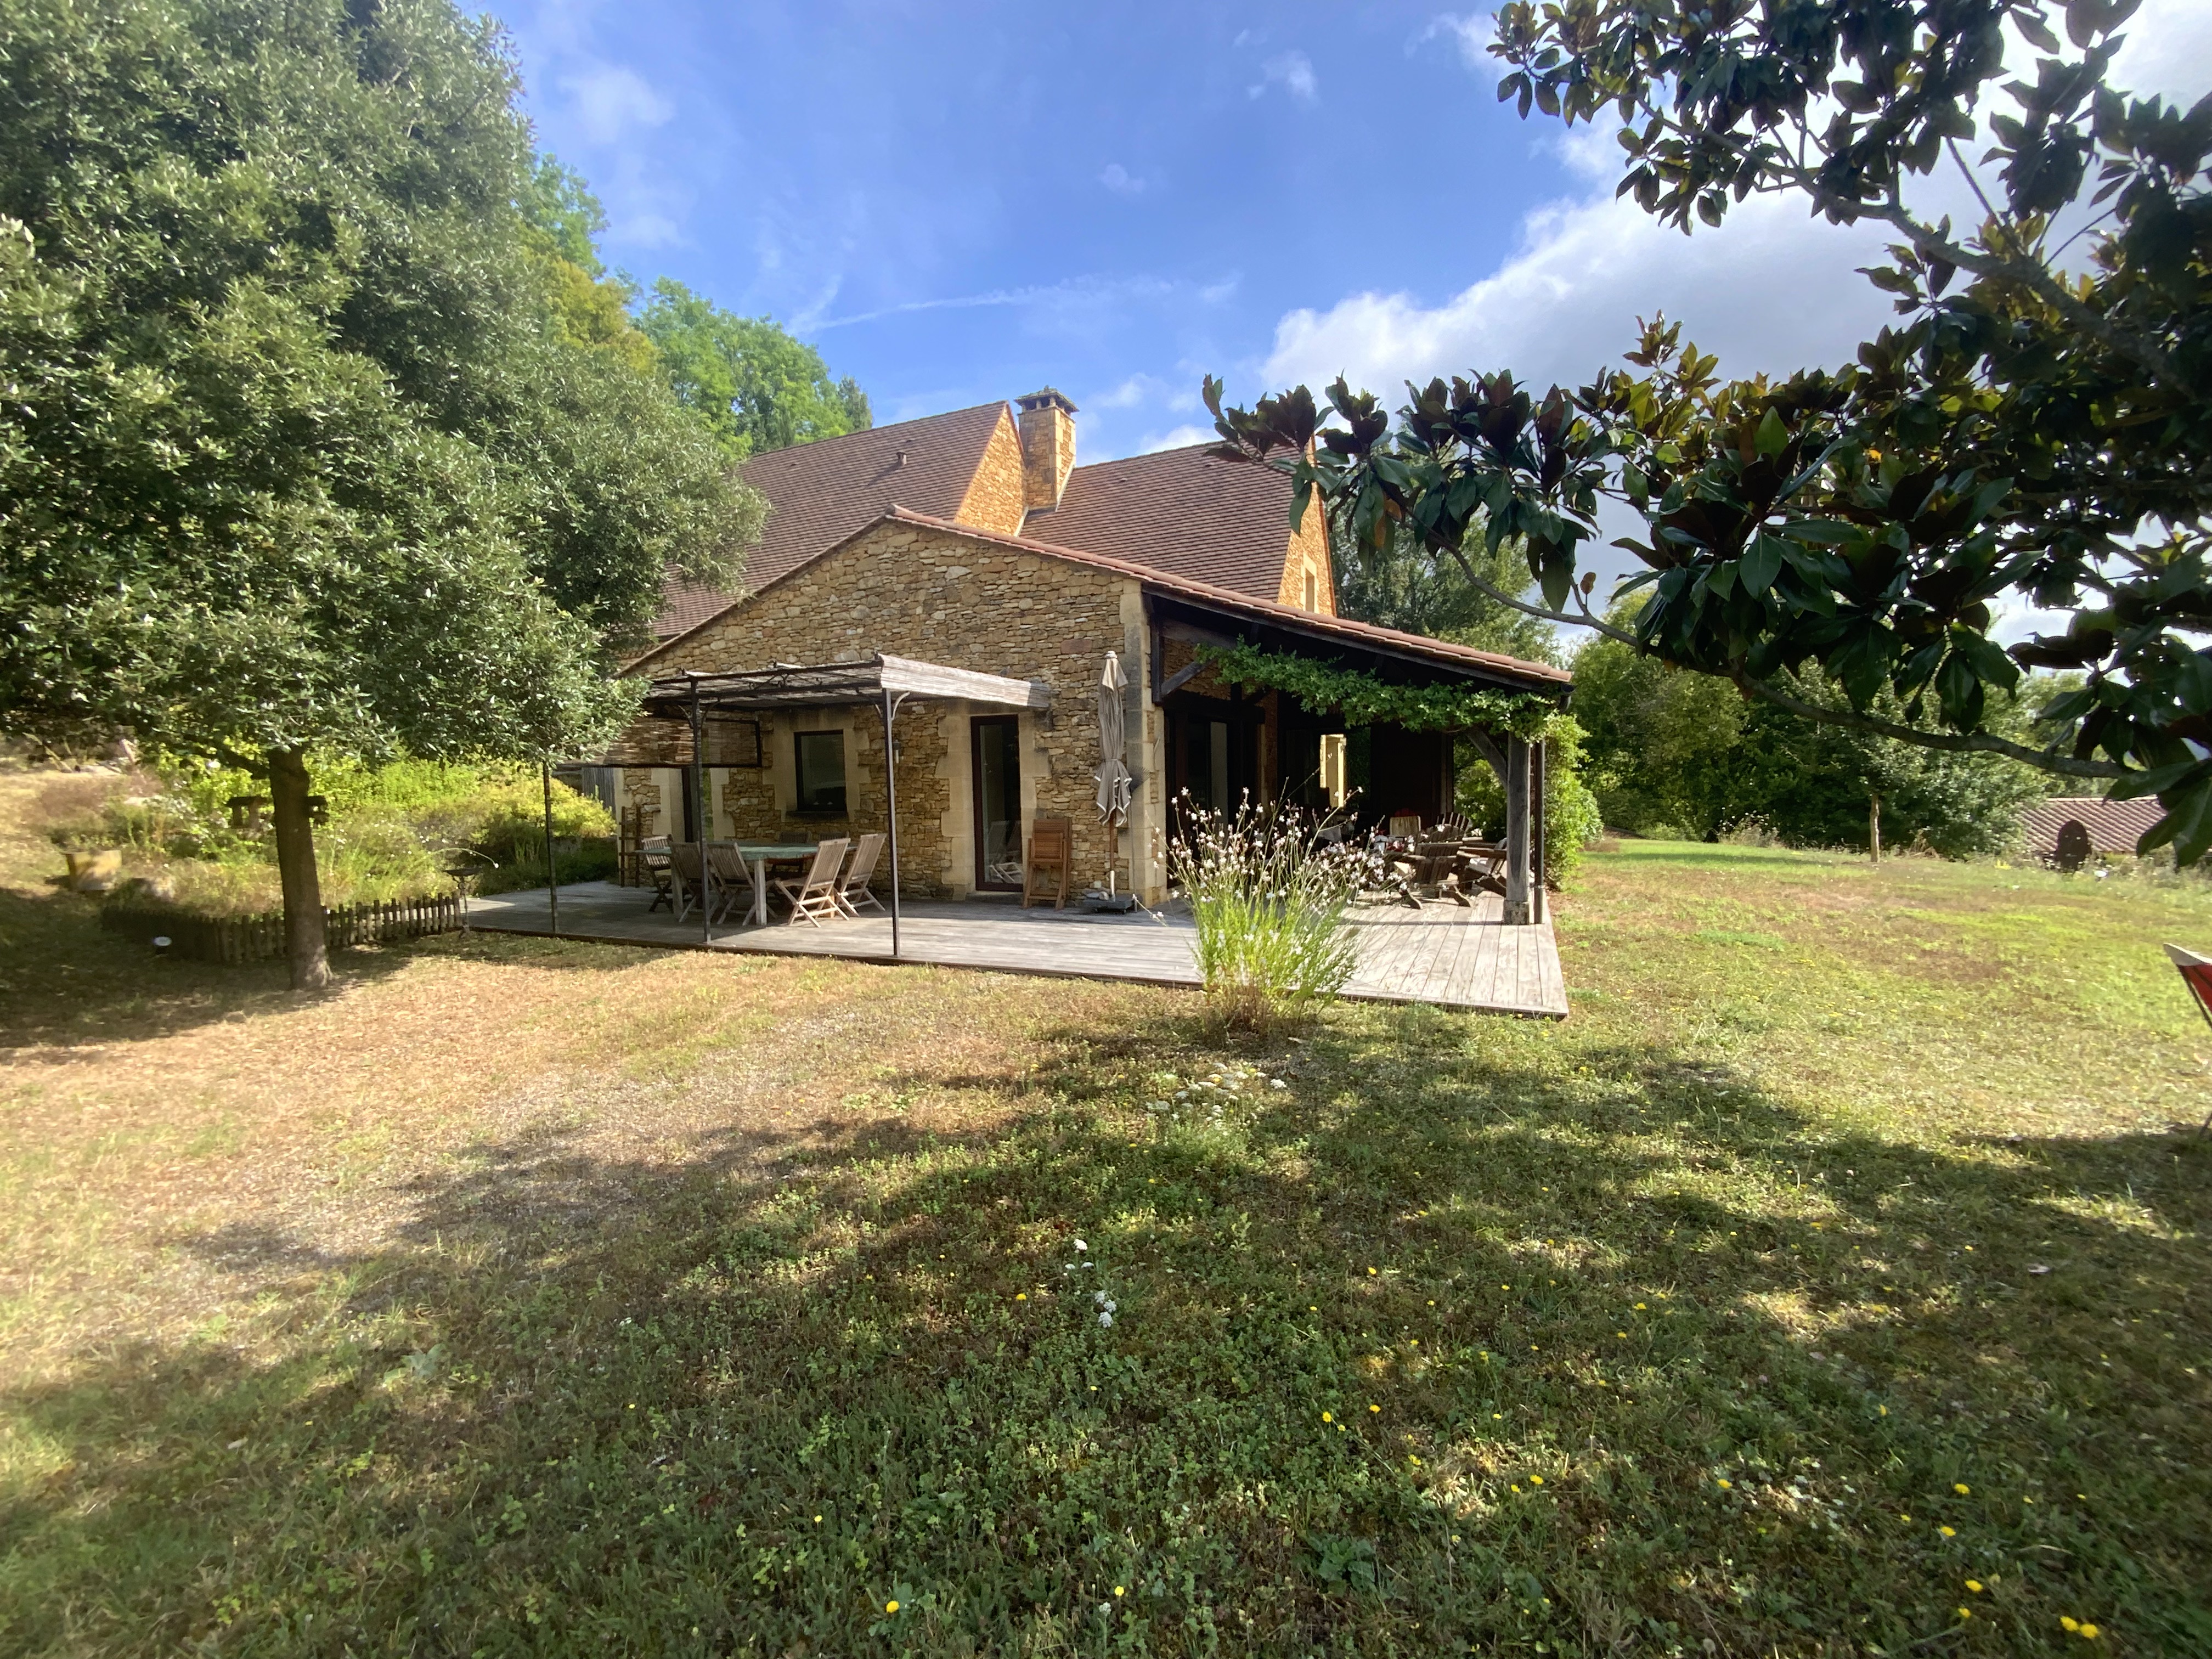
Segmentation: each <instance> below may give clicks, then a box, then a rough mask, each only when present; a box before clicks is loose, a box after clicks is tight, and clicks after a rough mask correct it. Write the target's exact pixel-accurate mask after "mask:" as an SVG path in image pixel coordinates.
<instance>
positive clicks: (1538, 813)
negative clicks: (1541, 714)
mask: <svg viewBox="0 0 2212 1659" xmlns="http://www.w3.org/2000/svg"><path fill="white" fill-rule="evenodd" d="M1549 754H1550V741H1549V739H1547V738H1537V739H1536V741H1535V744H1534V745H1533V746H1532V747H1531V748H1530V750H1529V751H1528V920H1529V921H1543V920H1544V917H1545V915H1546V913H1547V911H1548V910H1549V909H1550V908H1551V905H1552V900H1551V896H1550V895H1549V894H1548V893H1547V892H1546V891H1545V890H1544V765H1545V762H1546V761H1547V758H1548V757H1549Z"/></svg>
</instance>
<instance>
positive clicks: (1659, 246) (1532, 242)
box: [1264, 198, 1889, 404]
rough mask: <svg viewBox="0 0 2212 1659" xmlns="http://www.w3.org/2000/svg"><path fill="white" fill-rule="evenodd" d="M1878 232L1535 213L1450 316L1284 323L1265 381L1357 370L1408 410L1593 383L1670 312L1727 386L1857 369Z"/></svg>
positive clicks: (1407, 301)
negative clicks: (1715, 356)
mask: <svg viewBox="0 0 2212 1659" xmlns="http://www.w3.org/2000/svg"><path fill="white" fill-rule="evenodd" d="M1883 240H1884V239H1883V237H1882V236H1881V234H1878V233H1877V232H1876V231H1875V230H1874V229H1872V228H1868V227H1860V228H1857V229H1854V230H1840V229H1838V228H1834V227H1832V226H1829V225H1827V224H1826V223H1823V222H1820V221H1817V220H1808V219H1807V217H1806V216H1805V213H1804V210H1803V208H1802V205H1800V204H1797V203H1796V202H1794V201H1788V200H1782V199H1760V198H1754V199H1753V200H1752V201H1749V202H1747V203H1744V204H1741V206H1739V207H1737V208H1736V209H1735V210H1734V211H1733V212H1732V213H1731V214H1730V215H1729V221H1728V222H1727V224H1726V225H1725V226H1723V228H1721V229H1720V230H1717V231H1714V230H1708V229H1705V228H1700V229H1699V233H1698V234H1696V235H1694V236H1690V237H1685V236H1683V235H1682V234H1680V232H1679V231H1671V230H1667V229H1663V228H1661V227H1660V226H1659V224H1658V223H1657V222H1656V221H1654V220H1652V219H1651V218H1650V217H1649V216H1646V215H1644V213H1642V212H1641V211H1639V210H1638V209H1637V208H1636V207H1635V205H1634V204H1632V203H1625V202H1619V201H1614V200H1612V199H1610V198H1600V199H1597V200H1594V201H1583V202H1574V203H1558V204H1552V205H1550V206H1547V207H1545V208H1542V209H1540V210H1537V211H1536V212H1534V213H1533V214H1531V215H1530V216H1528V219H1527V220H1526V221H1525V222H1524V223H1523V225H1522V246H1521V247H1520V249H1519V251H1518V252H1516V253H1515V254H1514V255H1513V257H1512V258H1509V259H1507V260H1506V261H1505V262H1504V264H1501V265H1500V266H1499V267H1498V269H1497V270H1495V271H1493V272H1492V273H1491V274H1490V275H1489V276H1485V277H1483V278H1482V279H1481V280H1480V282H1477V283H1473V284H1471V285H1470V286H1468V288H1466V289H1462V290H1461V291H1460V292H1459V293H1457V294H1455V295H1451V296H1449V298H1447V299H1444V300H1443V301H1440V302H1438V303H1436V304H1425V303H1423V302H1422V301H1421V300H1420V299H1419V298H1418V297H1417V296H1415V295H1410V294H1406V293H1402V292H1401V293H1395V294H1386V293H1377V292H1371V291H1370V292H1368V293H1364V294H1354V295H1349V296H1348V297H1346V298H1345V299H1342V300H1340V301H1337V302H1336V303H1335V304H1334V306H1331V307H1328V309H1326V310H1314V309H1301V310H1297V311H1293V312H1291V313H1289V314H1288V315H1287V316H1285V317H1284V318H1283V319H1281V321H1280V322H1279V323H1278V324H1277V325H1276V329H1275V342H1274V348H1273V351H1272V352H1271V353H1270V354H1269V356H1268V358H1267V366H1266V369H1265V371H1264V374H1265V379H1266V380H1267V384H1268V386H1270V387H1273V386H1279V385H1285V384H1288V383H1289V382H1291V381H1293V380H1304V381H1306V382H1308V383H1309V384H1316V383H1318V382H1321V381H1326V380H1329V379H1331V378H1333V377H1334V375H1335V374H1337V373H1338V372H1339V371H1342V372H1343V373H1344V374H1346V376H1347V377H1348V378H1349V379H1350V380H1351V381H1352V384H1353V385H1354V386H1367V387H1368V388H1370V390H1373V391H1375V392H1377V393H1378V394H1379V395H1382V396H1383V397H1384V398H1386V399H1389V401H1391V402H1393V403H1394V404H1395V402H1396V401H1398V398H1397V393H1398V392H1399V389H1400V386H1401V382H1403V381H1405V380H1417V381H1421V380H1427V379H1428V378H1429V377H1430V376H1431V375H1434V374H1443V375H1447V376H1449V375H1451V374H1465V373H1467V372H1468V370H1470V369H1484V370H1488V369H1493V368H1507V367H1510V368H1512V369H1513V370H1514V372H1515V373H1516V374H1517V375H1519V376H1521V377H1522V378H1524V379H1528V380H1536V381H1538V382H1539V383H1540V385H1539V388H1538V389H1539V390H1541V386H1542V385H1544V384H1549V383H1550V382H1551V381H1553V380H1561V381H1570V382H1572V383H1576V384H1579V383H1580V382H1582V381H1583V380H1586V379H1587V378H1588V377H1589V375H1590V374H1592V373H1593V372H1594V371H1595V370H1596V369H1597V368H1599V367H1600V365H1601V363H1604V362H1608V361H1610V360H1612V359H1613V358H1614V357H1616V356H1618V355H1619V354H1620V352H1622V351H1624V350H1626V349H1629V347H1630V346H1631V345H1632V344H1633V343H1634V331H1635V325H1636V319H1637V318H1638V316H1644V317H1650V316H1652V315H1654V314H1655V313H1659V312H1662V311H1663V312H1665V313H1667V315H1668V317H1669V318H1678V319H1681V320H1682V322H1683V324H1684V332H1685V334H1686V336H1687V337H1692V338H1694V339H1695V340H1696V341H1697V343H1698V345H1699V348H1700V349H1704V350H1708V351H1718V352H1719V353H1720V356H1721V370H1722V372H1723V374H1730V375H1734V374H1751V373H1753V372H1754V371H1756V370H1759V369H1762V368H1763V369H1770V370H1772V369H1782V370H1786V369H1788V368H1792V367H1796V366H1799V365H1803V364H1808V363H1826V364H1830V365H1836V364H1840V363H1841V362H1844V361H1847V360H1848V359H1849V358H1850V356H1851V354H1852V353H1853V351H1854V350H1855V349H1856V348H1857V343H1858V342H1859V341H1860V340H1861V339H1863V338H1864V337H1865V336H1866V334H1867V333H1868V331H1869V329H1870V328H1879V327H1880V326H1881V320H1882V319H1883V318H1884V317H1886V316H1887V315H1888V314H1889V307H1888V302H1887V300H1886V299H1885V298H1884V297H1883V296H1882V295H1881V294H1879V293H1877V292H1876V291H1875V289H1873V288H1872V287H1870V286H1869V283H1867V280H1866V278H1864V277H1863V276H1859V275H1858V274H1857V271H1856V270H1854V267H1855V266H1857V265H1862V264H1868V263H1869V261H1870V259H1871V258H1875V257H1878V256H1879V255H1880V253H1881V246H1882V242H1883Z"/></svg>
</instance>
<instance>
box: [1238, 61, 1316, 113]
mask: <svg viewBox="0 0 2212 1659" xmlns="http://www.w3.org/2000/svg"><path fill="white" fill-rule="evenodd" d="M1269 87H1280V88H1283V90H1284V91H1285V92H1287V93H1289V94H1291V97H1293V98H1295V99H1297V100H1298V101H1299V102H1300V103H1302V104H1310V103H1314V102H1316V101H1317V100H1319V99H1320V97H1321V82H1320V81H1319V79H1318V78H1316V76H1315V74H1314V66H1313V60H1312V59H1311V58H1308V57H1307V56H1306V55H1305V53H1304V52H1279V53H1277V54H1276V55H1275V56H1274V57H1273V58H1269V59H1268V60H1267V62H1266V63H1264V64H1261V65H1260V80H1259V83H1258V84H1257V85H1255V86H1251V87H1247V88H1245V90H1246V91H1247V92H1248V93H1249V94H1251V95H1252V96H1253V97H1255V98H1257V97H1259V96H1260V95H1261V94H1263V93H1265V92H1266V91H1267V88H1269Z"/></svg>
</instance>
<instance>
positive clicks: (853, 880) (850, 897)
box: [837, 830, 890, 917]
mask: <svg viewBox="0 0 2212 1659" xmlns="http://www.w3.org/2000/svg"><path fill="white" fill-rule="evenodd" d="M889 839H890V837H889V836H885V835H884V833H883V832H882V831H881V830H876V831H873V832H872V833H871V834H868V835H865V836H861V837H860V844H859V845H858V846H856V847H855V848H853V861H852V862H851V863H850V864H848V865H847V866H845V873H844V874H843V875H842V876H840V877H838V878H837V908H839V909H841V910H842V911H843V912H844V913H845V914H846V915H848V916H854V917H857V916H858V915H860V907H861V906H862V905H864V904H872V905H874V906H875V907H876V908H877V909H878V910H880V909H882V908H884V902H883V901H882V900H881V899H879V898H878V897H877V896H875V895H874V894H873V893H872V892H870V891H869V890H868V883H869V882H870V881H871V880H872V879H873V878H874V876H875V873H876V862H877V860H879V859H881V858H882V857H883V855H884V842H886V841H888V840H889Z"/></svg>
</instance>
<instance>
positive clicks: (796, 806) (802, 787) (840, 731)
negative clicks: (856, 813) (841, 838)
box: [791, 726, 852, 818]
mask: <svg viewBox="0 0 2212 1659" xmlns="http://www.w3.org/2000/svg"><path fill="white" fill-rule="evenodd" d="M808 738H836V744H837V781H836V784H835V785H834V786H830V787H835V788H836V792H837V804H836V805H834V806H823V805H817V804H816V802H815V801H813V800H810V799H808V794H809V791H808V772H809V767H808V765H807V761H806V751H807V749H808V746H809V745H808V744H807V739H808ZM851 788H852V769H851V765H850V761H849V757H848V756H847V754H846V753H845V730H844V728H843V727H842V726H829V727H826V728H821V729H817V730H814V731H808V732H801V731H797V730H794V731H793V732H792V734H791V810H792V815H793V817H808V818H842V817H846V816H847V815H848V813H849V812H850V811H851V810H852V795H851V793H850V791H851ZM814 793H817V794H819V793H821V791H820V789H818V788H817V790H816V791H815V792H814Z"/></svg>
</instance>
